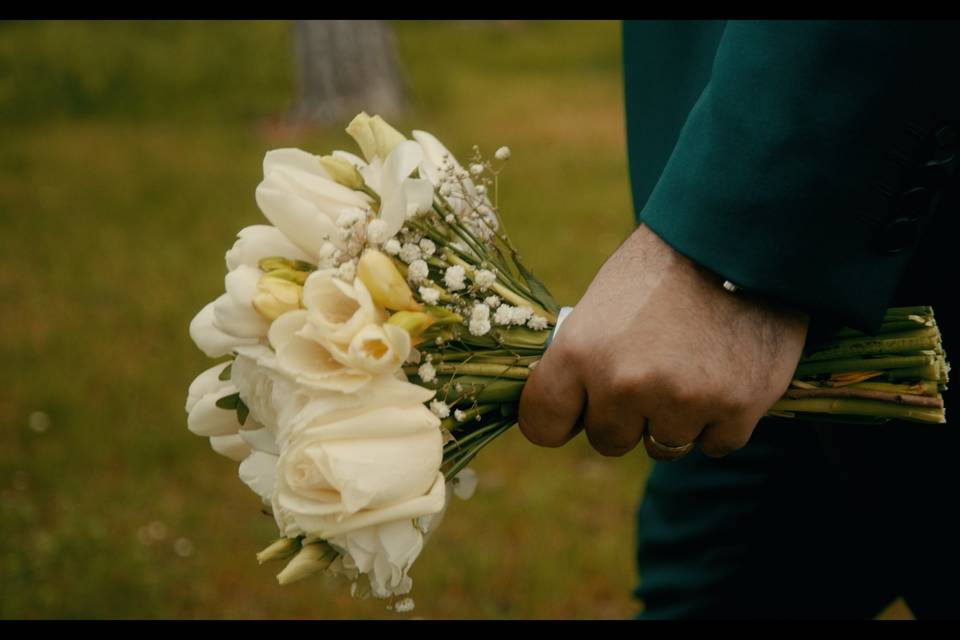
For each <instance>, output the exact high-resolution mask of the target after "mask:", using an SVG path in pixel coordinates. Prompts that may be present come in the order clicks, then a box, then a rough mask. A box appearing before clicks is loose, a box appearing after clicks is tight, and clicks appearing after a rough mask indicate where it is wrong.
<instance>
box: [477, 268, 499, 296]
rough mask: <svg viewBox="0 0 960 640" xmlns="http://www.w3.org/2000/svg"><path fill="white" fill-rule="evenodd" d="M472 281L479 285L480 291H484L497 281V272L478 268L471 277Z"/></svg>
mask: <svg viewBox="0 0 960 640" xmlns="http://www.w3.org/2000/svg"><path fill="white" fill-rule="evenodd" d="M473 281H474V282H476V283H477V286H478V287H480V291H486V290H487V289H489V288H490V287H491V285H493V283H494V282H496V281H497V274H495V273H494V272H493V271H490V270H489V269H480V270H479V271H477V273H476V275H475V276H474V277H473Z"/></svg>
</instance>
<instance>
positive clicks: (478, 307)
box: [470, 302, 490, 320]
mask: <svg viewBox="0 0 960 640" xmlns="http://www.w3.org/2000/svg"><path fill="white" fill-rule="evenodd" d="M470 318H471V319H472V320H489V319H490V307H488V306H487V305H485V304H483V303H482V302H478V303H477V304H475V305H473V310H472V311H471V312H470Z"/></svg>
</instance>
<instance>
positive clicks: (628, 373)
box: [608, 367, 654, 403]
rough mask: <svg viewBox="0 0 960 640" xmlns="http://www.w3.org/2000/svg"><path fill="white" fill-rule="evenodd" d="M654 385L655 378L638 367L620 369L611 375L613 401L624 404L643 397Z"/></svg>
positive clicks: (610, 387)
mask: <svg viewBox="0 0 960 640" xmlns="http://www.w3.org/2000/svg"><path fill="white" fill-rule="evenodd" d="M653 383H654V378H653V377H652V376H651V375H650V374H649V373H647V372H646V371H645V370H643V369H639V368H637V367H620V368H618V369H615V370H614V371H613V372H611V373H610V375H609V384H608V387H609V394H610V397H611V400H613V401H615V402H618V403H622V402H624V401H627V400H631V399H634V398H636V397H637V396H640V395H643V394H644V393H645V392H646V391H648V390H649V389H650V387H651V386H652V384H653Z"/></svg>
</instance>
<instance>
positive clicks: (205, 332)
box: [190, 301, 260, 358]
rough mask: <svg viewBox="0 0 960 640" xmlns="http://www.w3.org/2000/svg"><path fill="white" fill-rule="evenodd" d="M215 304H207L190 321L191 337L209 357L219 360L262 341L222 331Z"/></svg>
mask: <svg viewBox="0 0 960 640" xmlns="http://www.w3.org/2000/svg"><path fill="white" fill-rule="evenodd" d="M215 304H216V302H215V301H214V302H211V303H209V304H207V306H205V307H204V308H203V309H201V310H200V313H198V314H197V315H196V316H194V318H193V320H191V321H190V337H191V338H192V339H193V342H194V343H195V344H196V345H197V347H198V348H199V349H200V350H201V351H203V352H204V353H205V354H206V355H207V356H208V357H210V358H219V357H220V356H225V355H227V354H229V353H231V352H232V351H234V350H235V349H236V348H238V347H240V346H251V345H255V344H257V343H258V342H259V341H260V340H259V338H240V337H237V336H234V335H230V334H229V333H226V332H225V331H223V330H222V329H220V328H219V327H218V326H217V324H216V314H215V313H214V306H215Z"/></svg>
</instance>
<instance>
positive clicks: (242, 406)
mask: <svg viewBox="0 0 960 640" xmlns="http://www.w3.org/2000/svg"><path fill="white" fill-rule="evenodd" d="M248 415H250V408H249V407H248V406H247V405H246V403H244V401H243V400H241V399H240V394H239V393H238V394H237V422H239V423H240V426H243V423H244V422H246V421H247V416H248Z"/></svg>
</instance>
